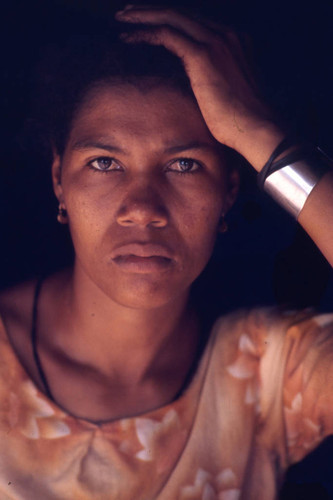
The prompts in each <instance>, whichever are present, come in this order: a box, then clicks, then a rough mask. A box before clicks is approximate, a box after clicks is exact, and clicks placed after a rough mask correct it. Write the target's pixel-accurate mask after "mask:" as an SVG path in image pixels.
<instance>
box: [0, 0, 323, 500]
mask: <svg viewBox="0 0 333 500" xmlns="http://www.w3.org/2000/svg"><path fill="white" fill-rule="evenodd" d="M149 3H153V2H151V1H150V2H149ZM164 3H167V2H164ZM170 3H172V2H168V4H170ZM123 5H124V3H123V2H115V1H113V2H112V0H111V1H108V2H106V1H104V0H103V1H97V0H96V1H93V0H90V1H89V0H85V1H79V0H67V1H65V0H63V1H61V0H51V1H50V0H49V1H48V2H45V0H44V1H39V0H32V1H29V2H27V1H18V0H14V1H11V2H10V3H8V5H3V6H2V7H1V10H2V12H1V14H2V15H1V29H0V32H1V44H0V50H1V68H0V69H1V74H2V76H1V93H0V107H1V115H0V128H1V134H0V151H1V157H0V160H1V161H0V227H1V231H0V257H1V258H0V276H1V282H0V287H1V288H5V287H7V286H9V285H11V284H14V283H16V282H19V281H22V280H25V279H28V278H31V277H33V276H35V275H38V274H43V273H47V272H51V271H53V270H55V269H57V268H59V267H62V266H63V265H66V263H68V262H69V261H70V259H71V250H70V243H69V238H68V234H67V229H66V228H65V227H62V226H60V225H59V224H57V222H56V214H57V204H56V201H55V199H54V196H53V194H52V189H51V179H50V169H49V165H48V162H47V160H46V159H45V157H44V155H43V154H42V152H41V151H39V149H38V145H36V142H35V141H34V137H32V136H31V130H30V129H29V121H27V116H29V114H30V104H29V95H30V92H31V79H32V75H33V69H32V68H33V67H34V65H35V64H36V62H37V61H38V59H39V57H40V54H41V51H42V50H43V47H44V46H45V45H48V44H53V43H57V42H58V41H61V39H62V38H65V37H67V36H69V35H70V34H72V33H85V32H87V33H89V32H93V31H94V30H99V29H105V22H104V21H105V19H106V18H107V17H108V16H111V12H112V10H116V9H117V8H120V7H122V6H123ZM174 5H177V3H176V2H174ZM182 5H184V6H187V7H190V8H193V7H198V8H200V9H202V10H206V12H207V13H208V15H211V16H212V17H215V16H216V15H217V16H219V17H220V19H221V20H222V21H224V22H226V23H229V24H231V25H232V26H233V27H235V28H236V29H237V30H239V31H241V32H246V33H247V34H249V35H250V36H251V38H252V41H253V52H254V54H255V58H256V61H257V66H258V72H259V76H260V78H261V82H262V87H263V93H264V94H265V95H266V98H267V99H268V100H270V101H271V102H272V104H273V105H274V106H275V107H276V109H278V111H279V112H280V114H281V116H282V117H283V118H284V119H285V121H286V123H288V124H292V126H293V127H294V128H295V129H296V130H297V131H299V132H300V133H301V134H303V135H304V136H305V137H309V138H311V139H312V140H314V141H315V142H316V143H317V144H318V145H320V146H321V147H322V148H323V149H324V150H325V151H326V152H327V153H328V154H329V155H331V156H333V143H332V140H331V138H332V136H333V122H332V116H333V98H332V88H333V36H332V32H333V2H332V1H331V0H317V1H312V2H307V3H306V2H305V1H303V2H300V1H296V0H291V1H288V2H287V1H285V0H282V1H271V2H268V1H266V2H263V1H252V2H250V1H248V0H226V1H224V2H223V1H215V2H214V1H212V2H209V3H208V2H204V1H202V2H200V1H196V2H190V1H188V2H186V1H183V2H182ZM100 19H103V23H102V22H99V20H100ZM243 170H244V174H243V183H242V191H241V195H240V198H239V200H238V202H237V204H236V206H235V207H234V209H233V211H232V213H231V214H230V215H229V217H228V223H229V231H228V233H227V234H226V235H223V236H221V237H220V239H219V242H218V245H217V251H216V252H215V255H214V262H213V264H214V271H213V274H214V279H215V281H216V277H217V276H218V285H219V288H218V292H216V293H218V294H219V296H221V300H222V302H223V309H225V310H227V309H232V308H235V307H239V306H253V305H261V304H273V303H276V302H278V303H280V304H287V305H289V306H292V307H308V306H315V307H316V308H318V309H319V310H332V302H333V300H332V299H333V279H332V273H331V271H330V268H329V266H328V264H327V262H326V260H325V259H324V258H323V257H322V256H321V255H320V253H319V252H318V251H317V250H316V248H315V246H314V245H313V244H312V242H311V241H310V240H309V238H307V237H306V236H305V234H304V232H303V231H302V230H301V229H300V228H299V227H298V226H297V224H296V223H295V222H294V221H293V220H292V219H291V218H290V217H289V215H288V214H285V213H284V212H283V211H282V210H281V209H280V208H279V207H278V206H276V205H275V204H274V203H273V202H272V201H271V200H270V199H269V198H268V197H267V196H266V195H265V194H263V193H259V192H257V190H256V184H255V183H256V180H255V175H254V173H252V172H251V171H250V169H249V168H246V167H244V168H243ZM209 273H210V271H209V270H208V277H209V276H211V275H210V274H209ZM332 451H333V445H332V443H331V440H329V441H328V443H327V444H324V446H323V447H322V448H321V449H320V450H319V451H317V452H316V454H315V455H314V457H312V456H310V457H309V458H308V459H306V461H305V462H304V463H303V464H301V465H298V466H297V468H296V469H295V470H294V471H292V473H291V474H290V476H289V481H288V482H287V485H286V486H285V489H284V493H283V496H282V498H284V499H286V498H293V499H297V498H299V499H301V498H304V499H305V498H315V499H317V500H318V499H320V498H333V477H332V478H331V477H330V476H333V474H332V473H331V468H330V466H331V464H332V465H333V454H332ZM304 483H305V486H304ZM317 483H318V484H317Z"/></svg>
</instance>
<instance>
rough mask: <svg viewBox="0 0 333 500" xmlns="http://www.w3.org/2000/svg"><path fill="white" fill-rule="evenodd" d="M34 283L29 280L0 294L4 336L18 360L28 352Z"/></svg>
mask: <svg viewBox="0 0 333 500" xmlns="http://www.w3.org/2000/svg"><path fill="white" fill-rule="evenodd" d="M36 282H37V280H30V281H28V282H25V283H21V284H19V285H15V286H13V287H11V288H9V289H7V290H4V291H2V292H1V293H0V317H1V320H2V323H3V325H4V328H5V331H6V335H7V337H8V339H9V340H10V343H11V344H12V346H13V347H14V349H15V351H16V352H17V354H18V355H19V357H20V358H24V357H25V354H26V353H27V352H29V350H30V330H31V325H32V309H33V301H34V293H35V288H36Z"/></svg>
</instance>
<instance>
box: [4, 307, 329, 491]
mask: <svg viewBox="0 0 333 500" xmlns="http://www.w3.org/2000/svg"><path fill="white" fill-rule="evenodd" d="M332 333H333V315H332V314H330V315H322V316H319V317H310V316H309V315H306V314H305V313H302V314H290V313H289V314H282V315H281V314H280V315H277V314H276V312H274V311H272V310H254V311H250V312H244V311H243V312H237V313H233V314H231V315H229V316H226V317H223V318H220V319H219V320H218V321H217V322H216V323H215V325H214V328H213V330H212V333H211V336H210V339H209V342H208V344H207V346H206V349H205V352H204V354H203V356H202V358H201V361H200V364H199V366H198V369H197V372H196V374H195V376H194V378H193V379H192V381H191V383H190V385H189V386H188V388H187V390H186V391H185V392H184V393H183V394H182V396H181V397H179V398H178V399H177V400H176V401H174V402H172V403H171V404H168V405H166V406H163V407H162V408H159V409H157V410H154V411H152V412H149V413H146V414H144V415H140V416H137V417H131V418H123V419H120V420H116V421H112V422H108V423H104V424H100V425H95V424H92V423H90V422H87V421H85V420H83V419H77V418H74V417H72V416H70V415H68V414H66V413H65V412H64V411H63V410H62V409H60V408H59V407H58V406H57V405H56V404H54V403H53V402H52V401H50V400H49V399H48V398H47V397H46V396H45V395H44V394H43V393H41V392H40V391H39V390H38V389H37V388H36V386H35V385H34V383H33V382H32V380H31V379H30V378H29V376H28V375H27V373H26V372H25V371H24V369H23V367H22V366H21V364H20V363H19V361H18V359H17V357H16V355H15V353H14V351H13V349H12V347H11V345H10V343H9V341H8V338H7V335H6V331H5V329H4V327H3V325H2V324H1V323H0V398H1V399H0V401H1V404H0V434H1V435H0V443H1V453H0V499H1V500H9V499H10V500H22V499H24V500H36V499H41V500H88V499H89V500H110V499H112V500H133V499H136V500H152V499H158V500H236V499H240V498H242V499H244V498H245V499H255V500H261V499H264V500H270V499H274V498H275V497H276V488H277V487H278V485H279V484H280V482H281V479H282V478H283V473H284V471H285V469H286V467H288V465H289V464H291V463H292V462H294V461H297V460H300V459H301V458H302V457H303V456H304V455H305V454H306V453H308V452H309V451H310V450H311V449H312V448H314V447H315V446H316V445H317V444H318V443H319V442H320V441H321V440H322V439H323V438H324V437H325V436H326V435H327V434H328V433H330V432H333V336H332Z"/></svg>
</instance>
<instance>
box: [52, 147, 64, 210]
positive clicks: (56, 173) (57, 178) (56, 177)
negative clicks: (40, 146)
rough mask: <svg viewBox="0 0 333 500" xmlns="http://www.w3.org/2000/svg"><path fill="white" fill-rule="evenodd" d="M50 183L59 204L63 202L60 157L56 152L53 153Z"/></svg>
mask: <svg viewBox="0 0 333 500" xmlns="http://www.w3.org/2000/svg"><path fill="white" fill-rule="evenodd" d="M52 184H53V191H54V194H55V195H56V197H57V199H58V201H59V204H61V203H62V204H63V203H64V200H63V191H62V185H61V158H60V155H59V154H58V153H55V152H54V154H53V163H52Z"/></svg>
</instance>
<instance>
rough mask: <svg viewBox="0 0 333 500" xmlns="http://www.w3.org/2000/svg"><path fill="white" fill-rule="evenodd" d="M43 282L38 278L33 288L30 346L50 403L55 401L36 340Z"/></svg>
mask: <svg viewBox="0 0 333 500" xmlns="http://www.w3.org/2000/svg"><path fill="white" fill-rule="evenodd" d="M43 282H44V278H43V277H41V278H38V280H37V283H36V288H35V293H34V302H33V308H32V325H31V345H32V352H33V356H34V360H35V364H36V367H37V370H38V374H39V377H40V379H41V381H42V382H43V385H44V388H45V393H46V395H47V397H48V398H49V399H51V401H53V402H55V399H54V397H53V395H52V392H51V389H50V386H49V383H48V381H47V378H46V375H45V372H44V370H43V366H42V363H41V359H40V357H39V354H38V345H37V344H38V338H37V322H38V299H39V295H40V291H41V288H42V285H43Z"/></svg>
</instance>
